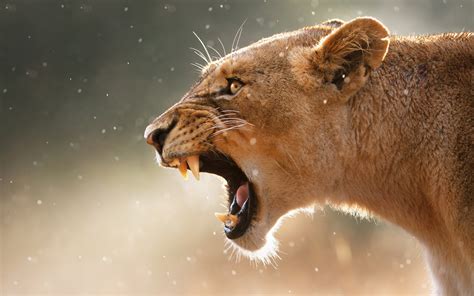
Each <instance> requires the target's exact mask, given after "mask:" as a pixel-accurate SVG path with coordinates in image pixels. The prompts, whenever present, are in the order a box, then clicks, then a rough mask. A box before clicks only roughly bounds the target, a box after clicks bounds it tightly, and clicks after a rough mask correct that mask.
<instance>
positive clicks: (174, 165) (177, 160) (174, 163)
mask: <svg viewBox="0 0 474 296" xmlns="http://www.w3.org/2000/svg"><path fill="white" fill-rule="evenodd" d="M169 165H170V166H172V167H179V159H177V158H175V159H173V160H172V161H170V163H169Z"/></svg>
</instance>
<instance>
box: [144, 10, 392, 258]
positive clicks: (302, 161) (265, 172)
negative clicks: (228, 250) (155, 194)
mask: <svg viewBox="0 0 474 296" xmlns="http://www.w3.org/2000/svg"><path fill="white" fill-rule="evenodd" d="M387 37H388V31H387V29H386V28H385V27H384V26H383V25H382V24H381V23H379V22H378V21H377V20H375V19H372V18H357V19H354V20H352V21H350V22H347V23H343V22H341V21H328V22H325V23H323V24H321V25H318V26H314V27H307V28H303V29H300V30H298V31H294V32H290V33H283V34H278V35H275V36H272V37H270V38H266V39H263V40H261V41H258V42H256V43H254V44H251V45H250V46H248V47H245V48H242V49H240V50H238V51H235V52H232V53H230V54H228V55H227V56H225V57H223V58H221V59H219V60H215V61H212V62H211V63H209V64H208V65H207V66H206V67H205V69H203V71H202V75H201V77H200V78H199V80H198V82H197V83H196V84H195V85H194V86H192V87H191V89H190V90H189V91H188V92H187V94H186V95H185V96H184V97H183V98H182V99H181V100H180V101H179V102H178V103H177V104H175V105H174V106H173V107H171V108H170V109H169V110H168V111H166V112H165V113H164V114H162V115H161V116H160V117H158V118H156V119H155V120H154V121H153V122H152V123H151V124H150V125H149V126H148V127H147V128H146V131H145V138H146V139H147V142H148V143H149V144H152V145H153V146H154V147H155V148H156V151H157V154H158V155H159V159H160V161H161V165H162V166H164V167H175V168H178V169H179V170H180V171H181V172H182V174H183V175H186V173H187V170H188V169H190V170H191V171H192V173H193V174H194V175H195V176H196V177H197V178H198V177H199V173H200V172H207V173H211V174H216V175H218V176H221V177H223V178H224V179H225V180H226V182H227V191H228V204H229V212H228V213H224V214H218V217H219V218H220V219H221V220H222V221H223V222H224V230H225V234H226V236H227V238H228V239H229V240H231V241H232V242H233V243H235V244H236V245H238V246H239V247H240V248H241V249H242V250H244V251H250V252H251V251H256V250H259V249H262V247H264V246H265V244H266V243H268V241H271V240H272V236H271V233H272V229H274V228H275V225H277V222H278V220H279V219H280V218H281V217H283V216H284V215H285V214H287V213H289V212H290V211H292V210H295V209H298V208H302V207H307V206H310V205H311V204H312V203H314V202H315V201H316V202H317V201H321V202H324V199H325V198H327V197H330V196H335V195H337V194H338V193H339V189H340V188H339V187H340V184H341V181H342V180H341V176H342V170H343V162H344V157H345V155H344V154H346V153H349V152H348V151H349V150H348V149H347V148H346V147H345V146H346V143H347V140H348V139H347V136H348V135H347V132H346V130H347V129H346V127H347V126H348V124H349V122H348V121H349V118H348V113H347V112H348V104H349V103H348V102H349V99H350V98H351V97H352V96H353V95H354V94H355V93H357V92H358V91H359V89H360V88H361V87H362V86H363V85H364V83H365V82H366V80H367V78H368V76H369V75H370V73H371V71H372V70H373V69H375V68H377V67H378V66H379V65H380V64H381V63H382V60H383V59H384V56H385V54H386V52H387V49H388V44H389V41H388V38H387ZM250 252H248V253H250Z"/></svg>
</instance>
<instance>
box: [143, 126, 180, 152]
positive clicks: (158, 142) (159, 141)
mask: <svg viewBox="0 0 474 296" xmlns="http://www.w3.org/2000/svg"><path fill="white" fill-rule="evenodd" d="M175 126H176V121H173V122H172V123H171V125H170V126H168V127H167V128H156V127H155V126H154V125H152V124H150V125H149V126H148V127H147V128H146V130H145V135H146V142H147V143H148V144H150V145H153V146H154V147H155V148H156V150H157V151H158V152H159V153H161V152H162V150H163V146H164V145H165V141H166V138H167V137H168V135H169V133H170V132H171V130H172V129H173V128H174V127H175ZM153 129H154V130H153ZM147 134H148V135H147Z"/></svg>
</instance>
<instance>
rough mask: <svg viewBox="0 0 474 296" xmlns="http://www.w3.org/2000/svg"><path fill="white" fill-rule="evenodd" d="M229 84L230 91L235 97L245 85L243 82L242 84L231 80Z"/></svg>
mask: <svg viewBox="0 0 474 296" xmlns="http://www.w3.org/2000/svg"><path fill="white" fill-rule="evenodd" d="M229 83H230V85H229V91H230V93H231V94H233V95H235V94H236V93H237V92H238V91H239V89H240V88H241V87H242V85H243V84H242V82H240V81H238V80H231V81H229Z"/></svg>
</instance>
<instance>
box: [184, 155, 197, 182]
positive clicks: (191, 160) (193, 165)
mask: <svg viewBox="0 0 474 296" xmlns="http://www.w3.org/2000/svg"><path fill="white" fill-rule="evenodd" d="M186 162H187V163H188V166H189V168H190V169H191V172H192V173H193V175H194V178H196V180H199V155H192V156H189V157H188V159H187V160H186Z"/></svg>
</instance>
